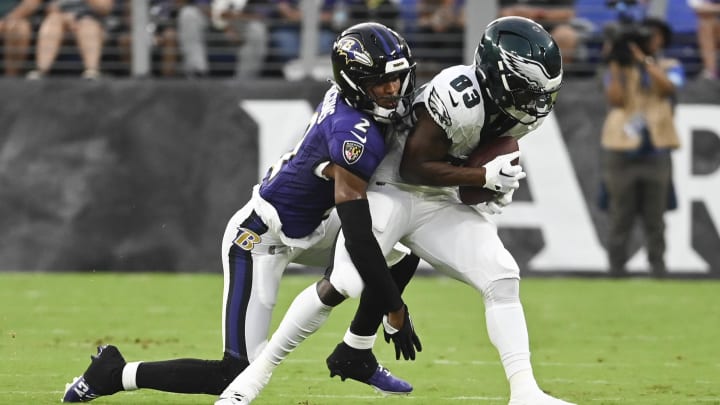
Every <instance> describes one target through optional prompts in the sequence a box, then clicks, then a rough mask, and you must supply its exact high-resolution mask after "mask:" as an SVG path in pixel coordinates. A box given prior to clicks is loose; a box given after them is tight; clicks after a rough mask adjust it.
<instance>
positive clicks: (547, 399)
mask: <svg viewBox="0 0 720 405" xmlns="http://www.w3.org/2000/svg"><path fill="white" fill-rule="evenodd" d="M508 405H576V404H574V403H572V402H566V401H563V400H562V399H558V398H555V397H551V396H550V395H548V394H546V393H544V392H542V391H541V392H538V393H536V394H533V395H530V396H527V397H525V398H511V399H510V403H509V404H508Z"/></svg>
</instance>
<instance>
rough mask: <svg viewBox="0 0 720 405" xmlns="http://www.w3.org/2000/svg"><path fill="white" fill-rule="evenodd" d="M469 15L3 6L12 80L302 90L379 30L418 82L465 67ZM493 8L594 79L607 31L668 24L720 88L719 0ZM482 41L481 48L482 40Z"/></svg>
mask: <svg viewBox="0 0 720 405" xmlns="http://www.w3.org/2000/svg"><path fill="white" fill-rule="evenodd" d="M466 3H467V4H466ZM482 3H488V4H489V3H493V2H492V1H485V0H483V2H482ZM469 5H470V1H467V0H294V1H291V0H0V47H2V51H1V52H0V66H2V72H3V73H4V75H5V76H9V77H22V78H28V79H41V78H43V77H45V76H69V77H84V78H87V79H98V78H100V77H103V76H106V77H107V76H113V77H122V76H147V75H152V76H156V77H167V78H169V77H187V78H198V77H238V78H247V77H250V78H255V77H285V78H287V79H291V80H292V79H300V78H303V77H305V73H307V70H308V65H307V61H308V60H315V61H317V66H315V67H314V68H316V69H315V71H314V76H318V77H323V76H325V77H329V74H328V72H327V71H326V69H327V68H328V67H327V66H325V65H324V63H325V62H326V61H327V59H328V58H324V57H322V55H323V54H327V53H328V52H329V50H330V48H331V47H332V42H333V40H334V38H335V36H336V35H337V34H338V33H339V32H340V31H341V30H342V29H343V28H345V27H347V26H349V25H352V24H354V23H356V22H359V21H367V20H373V21H378V22H382V23H384V24H386V25H388V26H390V27H393V28H395V29H396V30H397V31H398V32H400V33H401V34H403V35H404V36H405V37H406V38H407V39H408V41H409V42H410V45H411V46H412V49H414V51H415V55H416V58H417V60H418V62H419V63H418V64H419V74H420V75H421V77H422V76H426V77H429V76H431V75H432V74H434V73H436V72H437V71H438V70H439V69H441V68H443V67H445V66H449V65H453V64H457V63H461V62H463V61H465V60H466V58H465V59H464V56H466V55H467V53H464V52H463V49H467V48H464V46H465V45H464V38H465V35H464V33H465V31H466V26H470V25H472V24H473V23H474V22H476V21H477V20H478V19H477V18H474V16H472V15H469V14H468V11H467V9H468V6H469ZM484 7H485V6H484ZM485 9H488V8H485ZM490 9H491V10H493V11H495V13H496V14H497V16H507V15H519V16H525V17H529V18H532V19H534V20H536V21H538V22H540V23H541V24H543V25H544V26H545V27H546V28H547V29H548V30H549V31H551V32H552V34H553V35H554V36H555V38H556V40H557V41H558V44H559V45H560V47H561V48H562V50H563V57H564V60H565V63H566V72H567V74H569V75H580V76H582V75H593V74H594V73H595V72H596V71H597V67H598V65H599V64H601V63H603V61H604V60H603V59H604V56H605V55H604V54H603V43H604V42H606V41H607V39H608V31H607V27H608V25H612V24H617V23H618V22H619V21H623V20H625V19H631V20H632V19H637V20H639V19H642V18H645V17H654V18H659V19H662V20H664V21H666V22H667V24H668V26H669V27H670V28H671V29H672V34H673V35H672V41H671V42H670V43H669V45H668V47H667V48H666V50H665V52H666V53H667V54H668V56H670V57H674V58H677V59H679V60H680V61H681V62H682V63H683V65H684V66H685V69H686V71H687V73H688V76H689V77H690V78H695V77H697V78H703V79H709V80H716V79H717V78H718V69H717V48H718V44H719V43H720V24H719V23H718V20H719V16H720V1H718V0H635V1H612V0H611V1H608V0H555V1H553V0H498V1H496V2H495V4H494V5H492V7H491V8H490ZM486 20H488V19H483V21H486ZM482 28H483V27H479V29H480V30H482ZM308 40H311V41H312V43H311V44H310V46H308ZM473 42H474V43H473V44H472V46H473V47H474V45H475V43H476V42H477V39H474V41H473ZM308 54H309V55H310V57H308ZM312 55H314V56H316V57H315V58H313V57H312ZM133 59H136V61H135V63H133ZM137 59H142V60H137ZM301 60H304V61H305V63H304V64H301V63H300V62H301Z"/></svg>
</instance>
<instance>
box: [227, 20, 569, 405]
mask: <svg viewBox="0 0 720 405" xmlns="http://www.w3.org/2000/svg"><path fill="white" fill-rule="evenodd" d="M561 82H562V59H561V56H560V51H559V50H558V48H557V44H556V43H555V41H554V40H553V38H552V37H551V36H550V35H549V34H548V33H547V32H546V31H545V30H544V29H543V28H542V27H541V26H540V25H538V24H536V23H535V22H533V21H531V20H528V19H525V18H521V17H505V18H500V19H497V20H495V21H493V22H492V23H491V24H490V25H488V27H487V28H486V30H485V32H484V34H483V37H482V39H481V41H480V44H479V45H478V48H477V51H476V55H475V62H474V64H473V65H468V66H454V67H450V68H448V69H445V70H443V71H442V72H440V73H439V74H438V75H437V76H435V77H434V78H433V79H432V80H431V82H430V83H429V84H427V85H426V86H425V87H424V88H423V89H422V91H421V93H420V94H418V96H417V97H416V99H415V103H414V110H413V115H414V119H413V122H412V125H413V127H412V130H410V132H409V134H398V137H397V139H396V142H395V144H394V145H393V148H394V149H393V150H391V151H390V152H389V153H388V155H387V156H386V158H385V159H384V161H383V163H381V165H380V167H379V168H378V170H377V171H376V172H375V175H374V179H373V180H372V181H371V186H370V188H369V191H368V199H369V202H370V209H371V214H372V221H373V231H374V234H375V236H376V238H377V241H378V243H379V244H380V248H381V249H382V251H383V252H384V253H385V254H387V253H389V252H390V250H391V249H392V247H393V246H394V245H395V244H396V243H397V242H401V243H403V244H404V245H405V246H407V247H408V248H410V249H411V250H412V251H413V253H415V254H416V255H417V256H419V257H420V258H422V259H424V260H425V261H427V262H428V263H429V264H431V265H432V266H433V267H434V268H435V269H436V270H438V271H441V272H443V273H445V274H447V275H449V276H450V277H452V278H454V279H457V280H460V281H462V282H464V283H466V284H469V285H471V286H473V287H474V288H476V289H477V290H478V291H480V292H481V293H482V295H483V299H484V304H485V316H486V327H487V331H488V335H489V337H490V340H491V342H492V344H493V345H494V346H495V347H496V349H497V350H498V353H499V355H500V360H501V362H502V365H503V368H504V370H505V374H506V377H507V378H508V381H509V385H510V401H509V404H510V405H568V404H569V403H568V402H565V401H562V400H560V399H557V398H554V397H552V396H550V395H547V394H545V393H544V392H543V391H542V390H541V389H540V388H539V387H538V384H537V382H536V380H535V377H534V375H533V371H532V366H531V363H530V347H529V339H528V330H527V325H526V322H525V316H524V312H523V308H522V304H521V302H520V295H519V288H520V286H519V279H520V271H519V268H518V265H517V263H516V262H515V259H514V258H513V257H512V255H511V254H510V252H508V251H507V250H506V249H505V247H504V246H503V244H502V242H501V241H500V238H499V237H498V234H497V227H496V225H495V224H494V223H493V222H492V221H490V220H489V219H488V217H487V216H486V214H485V213H483V212H482V211H494V212H496V211H499V210H500V209H501V208H502V206H503V205H506V204H508V203H509V202H510V201H511V199H512V193H513V191H514V190H515V189H517V188H518V187H519V180H521V179H522V178H524V177H525V172H524V171H523V170H522V167H520V166H519V165H512V164H511V162H512V160H513V159H515V158H517V157H518V156H519V152H514V153H509V154H506V155H501V156H498V157H496V158H495V159H494V160H492V161H490V162H489V163H487V164H486V165H485V166H482V167H463V166H462V165H461V164H459V163H460V162H462V161H463V159H465V158H467V156H468V155H469V154H470V153H471V152H472V151H473V150H474V149H475V148H477V147H478V145H482V143H483V142H485V141H488V140H491V139H494V138H497V137H499V136H513V137H516V138H520V137H522V136H524V135H526V134H528V133H529V132H531V131H532V130H534V129H535V128H537V127H538V126H539V125H540V124H541V122H542V121H543V119H544V117H546V116H547V115H548V114H549V113H550V111H551V110H552V108H553V105H554V103H555V98H556V96H557V93H558V91H559V88H560V85H561ZM461 185H469V186H481V187H486V188H489V189H491V190H496V191H499V193H500V195H499V196H498V197H497V199H496V200H495V201H492V202H490V203H483V204H482V205H481V206H478V207H473V206H468V205H465V204H462V203H461V202H460V201H459V199H458V197H457V187H458V186H461ZM478 211H481V212H478ZM438 241H442V243H438ZM345 243H346V242H345V239H344V235H343V234H342V233H341V235H340V238H339V240H338V243H337V248H336V252H335V259H334V268H333V270H332V273H331V274H330V276H329V280H328V283H329V284H330V285H331V287H332V288H333V289H334V290H335V291H337V292H338V293H339V294H341V295H342V296H345V297H357V296H359V295H360V294H361V292H363V283H362V279H361V278H360V276H359V275H358V272H357V271H356V270H354V268H353V264H352V261H351V259H350V255H349V254H348V252H347V249H346V248H345ZM330 310H331V308H330V307H329V306H327V305H324V304H322V303H321V302H320V300H318V297H317V293H316V287H315V286H314V285H313V286H310V287H309V288H307V289H306V290H305V291H303V292H302V293H300V294H299V295H298V296H297V297H296V299H295V301H294V302H293V303H292V305H291V307H290V309H289V310H288V312H287V313H286V315H285V318H284V319H283V320H282V322H281V324H280V326H279V327H278V329H277V331H276V332H275V333H274V334H273V336H272V338H271V340H270V342H269V344H268V345H267V346H266V347H265V348H264V350H263V352H262V353H261V354H260V355H259V356H258V358H257V359H256V360H255V361H254V362H253V363H252V364H251V365H250V366H249V367H248V368H246V369H245V371H243V372H242V373H241V374H240V375H239V376H238V377H237V378H236V379H235V380H234V381H233V382H232V383H231V384H230V385H229V386H228V388H227V389H226V390H225V392H224V393H223V394H221V397H220V400H219V401H218V402H217V403H216V404H247V403H250V402H251V401H252V400H253V399H254V398H255V397H256V396H257V395H258V393H259V392H260V390H261V389H262V388H263V387H264V386H265V384H267V382H268V381H269V379H270V376H271V373H272V371H273V370H274V368H275V367H276V366H277V365H278V364H279V363H280V362H281V361H282V360H283V359H284V358H285V357H286V356H287V355H288V354H289V352H290V351H292V350H293V349H294V348H295V347H296V346H297V345H298V344H299V342H301V341H303V340H304V339H305V338H306V337H307V336H308V335H309V334H310V333H312V332H314V331H315V330H317V328H319V326H320V325H321V324H322V323H323V322H324V320H325V318H326V317H327V313H328V312H329V311H330ZM406 323H408V324H409V322H406ZM383 325H384V326H385V331H386V333H394V332H396V331H394V330H393V329H392V328H389V327H388V325H387V323H386V322H383ZM395 344H396V345H398V344H399V345H401V346H402V347H401V348H402V349H403V352H404V353H411V354H413V356H414V353H412V352H413V345H414V341H412V340H405V341H400V342H398V341H395ZM340 347H344V348H345V349H347V348H354V349H357V350H367V349H369V348H371V347H372V337H367V336H358V335H355V334H353V333H351V331H348V333H346V336H345V338H344V342H343V343H341V345H339V346H338V348H340ZM337 350H338V349H337V348H336V351H337ZM334 355H335V353H333V354H332V355H331V356H330V358H329V359H328V360H331V359H332V358H333V356H334ZM328 363H329V364H330V361H329V362H328Z"/></svg>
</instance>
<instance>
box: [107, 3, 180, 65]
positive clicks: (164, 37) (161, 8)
mask: <svg viewBox="0 0 720 405" xmlns="http://www.w3.org/2000/svg"><path fill="white" fill-rule="evenodd" d="M120 7H122V10H121V11H120V12H121V13H122V20H123V21H122V28H121V29H119V30H118V31H119V32H118V33H117V45H118V48H119V50H120V60H121V61H122V62H123V63H124V64H125V65H126V66H129V65H130V64H131V60H132V33H131V27H132V14H131V10H130V2H129V1H125V2H123V4H122V5H121V6H120ZM149 18H150V23H149V26H148V29H147V30H148V33H149V34H150V36H151V37H150V42H151V46H152V49H153V51H157V57H158V58H159V60H160V66H159V68H158V69H157V70H158V72H157V73H159V74H160V75H161V76H163V77H174V76H177V66H178V60H179V55H180V52H179V50H178V34H177V29H176V28H175V26H176V21H177V7H176V4H175V2H174V1H167V0H150V10H149ZM154 53H155V52H154ZM154 56H155V55H154ZM153 59H154V58H153Z"/></svg>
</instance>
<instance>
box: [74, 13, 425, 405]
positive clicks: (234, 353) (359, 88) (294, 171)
mask: <svg viewBox="0 0 720 405" xmlns="http://www.w3.org/2000/svg"><path fill="white" fill-rule="evenodd" d="M331 59H332V65H333V74H334V80H335V83H334V84H333V86H332V87H331V88H330V89H329V90H328V91H327V92H326V93H325V96H324V99H323V101H322V103H321V104H320V105H319V106H318V107H317V109H316V111H315V113H314V115H313V116H312V118H311V121H310V123H309V125H308V127H307V130H306V132H305V134H304V136H303V137H302V139H301V140H300V141H299V142H298V144H297V146H296V147H295V148H294V149H293V150H292V151H291V152H289V153H287V154H285V155H283V156H282V157H281V159H280V160H279V161H278V162H277V164H275V165H274V166H272V167H271V168H270V170H268V172H267V175H266V176H265V178H264V179H263V181H262V182H261V183H260V184H259V185H257V186H255V188H254V190H253V195H252V198H251V200H250V201H249V202H248V203H247V204H246V205H245V206H244V207H243V208H241V209H240V210H239V211H237V212H236V213H235V215H234V216H233V217H232V218H231V219H230V221H229V223H228V225H227V228H226V230H225V235H224V238H223V246H222V248H223V254H222V259H223V270H224V276H225V284H224V292H223V297H224V307H223V338H224V355H223V358H222V359H221V360H199V359H174V360H167V361H154V362H138V361H136V362H126V361H125V359H124V358H123V356H122V355H121V354H120V352H119V350H118V349H117V347H115V346H112V345H105V346H101V347H99V348H98V353H97V355H95V356H92V362H91V364H90V366H89V367H88V369H87V370H86V371H85V373H84V374H83V375H82V376H80V377H78V378H76V379H75V380H74V381H73V382H72V383H70V384H68V385H67V386H66V390H65V394H64V397H63V401H64V402H87V401H90V400H92V399H95V398H97V397H99V396H103V395H111V394H114V393H116V392H119V391H123V390H134V389H139V388H150V389H155V390H160V391H168V392H176V393H206V394H214V395H218V394H220V393H221V392H222V391H223V389H224V388H225V387H226V386H227V385H228V383H230V382H231V381H232V380H233V378H235V376H237V375H238V374H239V373H240V372H241V371H242V370H243V369H245V368H246V367H247V366H248V364H249V363H250V362H252V361H253V360H254V359H255V358H256V357H257V355H258V354H259V352H260V351H261V348H262V347H263V345H264V344H265V342H266V339H267V335H268V330H269V326H270V320H271V315H272V309H273V307H274V305H275V300H276V297H277V291H278V285H279V283H280V278H281V276H282V274H283V272H284V270H285V269H286V267H287V266H288V264H289V263H291V262H296V263H303V264H313V265H327V264H328V263H330V253H331V252H332V247H333V244H334V242H335V239H336V237H337V234H338V231H339V229H340V227H342V228H343V229H344V230H345V240H346V241H345V245H346V247H347V250H348V252H350V254H351V255H352V260H353V263H354V264H355V266H356V267H357V269H358V271H359V277H360V279H359V280H358V282H359V283H360V284H361V285H363V284H364V285H366V286H367V287H368V288H367V289H368V290H371V291H373V293H374V294H373V297H372V298H373V302H372V304H371V305H369V306H365V308H370V310H369V313H368V314H367V315H365V316H364V317H363V316H359V318H356V319H361V320H362V319H366V320H367V321H366V322H360V323H358V322H355V323H354V325H353V326H351V329H352V328H353V327H355V328H356V330H358V331H360V332H357V333H359V334H363V333H365V334H367V335H373V334H374V333H375V331H377V328H378V326H379V325H380V323H381V320H382V317H383V314H385V315H387V318H388V319H389V323H390V324H392V325H393V327H395V328H396V330H397V331H398V332H397V333H396V334H394V336H392V339H393V340H398V339H405V340H407V339H410V340H412V341H414V342H417V345H418V346H419V340H418V339H417V335H416V334H415V332H414V330H413V329H412V324H411V322H410V319H409V314H408V311H407V308H406V306H405V304H404V303H403V301H402V298H401V295H400V294H401V292H402V288H404V286H405V284H406V283H407V281H409V279H410V276H411V275H412V272H414V270H415V267H416V266H417V263H418V258H417V257H416V256H414V255H407V256H404V257H403V256H402V255H400V256H399V257H397V260H394V261H393V264H394V266H392V271H390V269H388V265H387V262H386V259H385V257H384V255H383V252H382V251H381V250H380V247H379V245H378V243H377V241H375V238H374V236H373V231H372V221H371V218H370V210H369V205H368V200H367V196H366V189H367V187H368V182H369V180H370V177H371V176H372V175H373V173H374V172H375V168H376V167H377V166H378V165H379V164H380V162H381V160H382V159H383V157H384V156H385V148H386V139H385V136H386V133H387V132H389V130H390V127H392V126H393V125H394V123H395V122H398V123H399V121H401V119H402V118H403V116H404V115H405V114H407V112H409V109H410V101H411V94H412V92H413V89H414V85H415V83H414V82H415V62H414V60H413V58H412V55H411V53H410V49H409V47H408V45H407V43H406V42H405V40H404V39H403V38H402V37H400V36H399V35H398V34H397V33H395V32H394V31H392V30H391V29H389V28H387V27H385V26H384V25H381V24H377V23H364V24H358V25H355V26H352V27H350V28H348V29H347V30H345V31H344V32H343V33H342V34H340V35H339V36H338V38H337V40H336V42H335V44H334V46H333V51H332V55H331ZM328 277H329V275H328V276H326V277H323V278H322V279H321V280H320V281H319V282H317V284H316V285H314V286H313V288H312V291H310V292H308V294H313V296H314V298H315V299H317V300H318V302H319V303H320V304H321V305H323V306H327V307H328V308H330V307H332V306H335V305H337V304H338V303H340V302H341V301H342V300H344V296H343V295H342V294H340V293H338V292H337V291H335V290H334V289H333V288H332V285H331V284H330V283H329V282H328ZM327 312H329V310H328V311H327ZM363 331H364V332H363ZM337 373H338V374H341V375H342V376H343V378H352V379H356V380H359V381H361V382H364V383H366V384H369V385H371V386H373V387H375V388H376V389H377V390H380V391H384V392H388V393H407V392H409V391H411V390H412V387H411V386H410V384H408V383H407V382H405V381H403V380H401V379H399V378H396V377H394V376H393V375H392V374H390V373H389V372H388V371H387V369H385V368H384V367H382V366H381V365H379V364H378V362H377V360H376V359H375V357H374V356H373V355H372V352H371V351H370V350H366V351H364V352H363V353H362V355H360V356H355V357H353V358H348V359H346V361H344V362H343V367H341V368H339V369H338V370H337Z"/></svg>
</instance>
